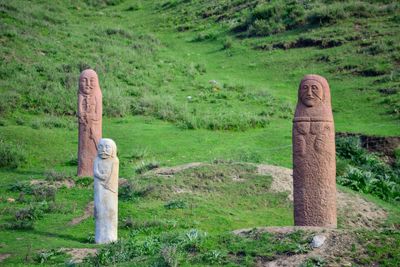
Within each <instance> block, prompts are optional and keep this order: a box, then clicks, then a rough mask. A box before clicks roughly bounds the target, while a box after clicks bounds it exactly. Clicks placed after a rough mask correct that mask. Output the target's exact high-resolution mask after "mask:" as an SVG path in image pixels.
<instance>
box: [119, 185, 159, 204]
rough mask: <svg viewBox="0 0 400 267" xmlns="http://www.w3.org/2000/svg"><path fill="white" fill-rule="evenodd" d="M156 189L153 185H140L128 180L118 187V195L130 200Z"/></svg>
mask: <svg viewBox="0 0 400 267" xmlns="http://www.w3.org/2000/svg"><path fill="white" fill-rule="evenodd" d="M153 190H154V187H153V186H147V187H146V186H140V185H139V184H138V183H136V182H135V181H127V182H126V183H124V184H122V185H121V186H120V187H119V189H118V197H119V198H120V199H121V200H125V201H129V200H135V199H137V198H140V197H145V196H147V195H148V194H150V193H151V192H152V191H153Z"/></svg>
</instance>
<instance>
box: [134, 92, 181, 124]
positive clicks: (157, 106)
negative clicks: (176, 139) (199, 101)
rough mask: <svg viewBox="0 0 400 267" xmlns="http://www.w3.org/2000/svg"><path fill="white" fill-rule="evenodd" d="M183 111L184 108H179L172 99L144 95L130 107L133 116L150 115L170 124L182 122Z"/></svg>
mask: <svg viewBox="0 0 400 267" xmlns="http://www.w3.org/2000/svg"><path fill="white" fill-rule="evenodd" d="M185 110H186V107H185V106H179V105H178V104H177V103H176V102H175V101H174V100H173V99H172V98H170V97H163V96H159V95H145V96H143V97H141V98H139V99H138V100H137V101H136V102H134V103H133V105H132V113H133V114H134V115H148V116H149V115H152V116H155V117H156V118H158V119H161V120H166V121H170V122H177V121H179V120H182V118H183V114H184V113H185Z"/></svg>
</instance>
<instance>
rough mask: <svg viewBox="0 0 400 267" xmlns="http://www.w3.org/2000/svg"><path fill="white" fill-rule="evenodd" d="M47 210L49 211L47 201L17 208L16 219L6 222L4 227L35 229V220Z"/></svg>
mask: <svg viewBox="0 0 400 267" xmlns="http://www.w3.org/2000/svg"><path fill="white" fill-rule="evenodd" d="M46 212H49V205H48V203H47V202H45V201H44V202H40V203H35V204H30V205H29V206H28V207H25V208H22V209H19V210H17V211H16V212H15V214H14V219H13V220H12V221H10V222H8V223H6V224H4V225H3V227H5V228H8V229H16V230H22V229H24V230H29V229H33V224H34V221H36V220H38V219H40V218H42V217H43V215H44V213H46Z"/></svg>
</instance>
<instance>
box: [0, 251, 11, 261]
mask: <svg viewBox="0 0 400 267" xmlns="http://www.w3.org/2000/svg"><path fill="white" fill-rule="evenodd" d="M10 256H11V254H8V253H5V254H0V262H2V261H4V260H6V259H7V258H9V257H10Z"/></svg>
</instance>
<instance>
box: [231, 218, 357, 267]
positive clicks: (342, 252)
mask: <svg viewBox="0 0 400 267" xmlns="http://www.w3.org/2000/svg"><path fill="white" fill-rule="evenodd" d="M299 230H301V231H304V232H306V233H307V234H308V235H310V237H313V236H315V235H323V236H325V237H326V240H325V242H324V244H323V245H322V246H321V247H320V248H315V249H310V250H309V251H308V252H306V253H303V254H295V255H286V254H284V255H279V256H278V258H277V259H275V260H273V261H271V260H268V259H265V258H263V257H259V258H258V259H257V262H256V266H258V267H275V266H300V264H301V263H302V262H304V261H306V260H307V259H312V258H323V259H324V261H325V262H326V263H327V265H326V266H351V258H350V257H349V255H348V251H349V250H350V249H351V247H352V245H354V246H357V248H359V249H360V247H361V246H359V245H358V241H357V238H356V236H355V234H354V233H353V232H352V231H351V230H350V231H349V230H338V229H329V228H321V227H303V226H290V227H259V228H256V229H241V230H236V231H234V233H235V234H237V235H240V236H243V237H248V236H249V235H250V234H251V235H254V234H255V233H257V234H260V233H265V232H268V233H272V234H278V235H286V234H290V233H292V232H295V231H299ZM358 252H359V253H362V251H358ZM360 255H361V254H360Z"/></svg>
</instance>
